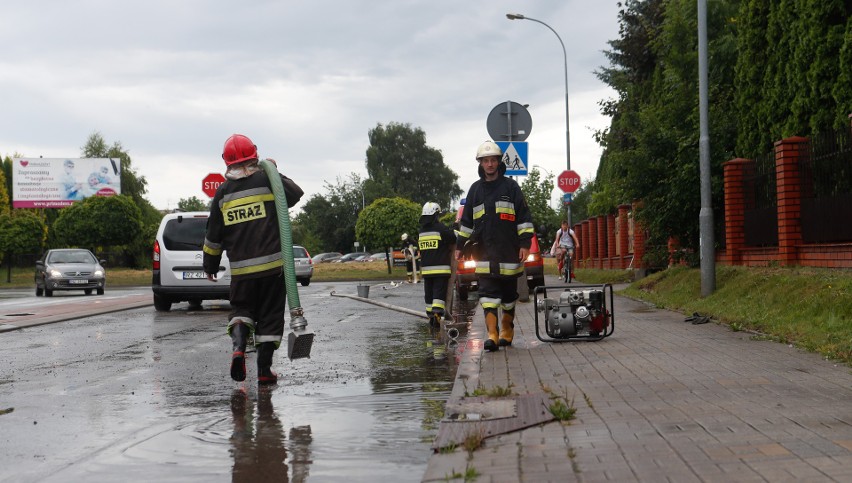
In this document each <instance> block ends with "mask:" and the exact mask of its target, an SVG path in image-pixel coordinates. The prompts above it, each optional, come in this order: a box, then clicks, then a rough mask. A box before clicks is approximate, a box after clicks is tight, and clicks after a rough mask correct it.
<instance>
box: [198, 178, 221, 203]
mask: <svg viewBox="0 0 852 483" xmlns="http://www.w3.org/2000/svg"><path fill="white" fill-rule="evenodd" d="M224 182H225V177H224V176H222V175H221V174H219V173H210V174H208V175H207V176H205V177H204V179H202V180H201V191H203V192H204V194H205V195H207V196H209V197H211V198H212V197H213V196H214V195H215V194H216V190H217V189H218V188H219V185H220V184H222V183H224Z"/></svg>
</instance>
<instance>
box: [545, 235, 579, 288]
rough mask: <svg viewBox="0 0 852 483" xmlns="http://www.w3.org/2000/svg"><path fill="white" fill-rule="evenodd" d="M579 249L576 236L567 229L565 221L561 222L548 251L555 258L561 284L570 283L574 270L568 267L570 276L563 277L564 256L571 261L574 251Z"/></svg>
mask: <svg viewBox="0 0 852 483" xmlns="http://www.w3.org/2000/svg"><path fill="white" fill-rule="evenodd" d="M579 247H580V242H579V241H578V240H577V235H575V234H574V230H572V229H570V228H568V221H567V220H562V228H560V229H558V230H556V239H555V240H553V247H551V249H550V253H552V254H553V255H555V256H556V263H557V265H558V267H559V280H562V281H563V282H570V281H571V280H573V279H574V269H573V267H570V266H569V269H570V276H569V277H565V276H563V273H564V272H563V268H564V264H565V255H568V256H569V257H571V258H572V259H573V258H574V250H576V249H577V248H579ZM566 278H567V280H566Z"/></svg>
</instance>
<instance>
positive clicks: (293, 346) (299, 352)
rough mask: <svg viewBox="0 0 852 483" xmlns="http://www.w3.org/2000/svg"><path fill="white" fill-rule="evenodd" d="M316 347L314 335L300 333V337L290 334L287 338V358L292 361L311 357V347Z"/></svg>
mask: <svg viewBox="0 0 852 483" xmlns="http://www.w3.org/2000/svg"><path fill="white" fill-rule="evenodd" d="M313 345H314V334H313V333H308V332H300V333H299V334H298V335H297V334H296V333H294V332H290V335H289V336H287V357H289V358H290V360H293V359H302V358H304V357H311V346H313Z"/></svg>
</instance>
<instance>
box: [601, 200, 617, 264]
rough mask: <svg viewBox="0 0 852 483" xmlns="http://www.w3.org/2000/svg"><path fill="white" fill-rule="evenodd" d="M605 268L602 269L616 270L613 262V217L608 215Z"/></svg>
mask: <svg viewBox="0 0 852 483" xmlns="http://www.w3.org/2000/svg"><path fill="white" fill-rule="evenodd" d="M606 252H607V253H606V257H607V261H606V266H605V267H604V268H610V269H612V268H618V264H617V263H616V261H615V256H616V255H615V252H616V245H615V215H614V214H613V213H610V214H608V215H606Z"/></svg>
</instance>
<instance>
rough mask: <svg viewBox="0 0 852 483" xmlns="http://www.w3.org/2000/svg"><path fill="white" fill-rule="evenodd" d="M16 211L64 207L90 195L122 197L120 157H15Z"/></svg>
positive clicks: (14, 197) (13, 177)
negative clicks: (17, 209) (119, 195)
mask: <svg viewBox="0 0 852 483" xmlns="http://www.w3.org/2000/svg"><path fill="white" fill-rule="evenodd" d="M12 163H13V164H12V207H13V208H63V207H66V206H70V205H71V203H74V202H75V201H79V200H82V199H85V198H88V197H89V196H112V195H118V194H121V160H120V159H118V158H14V159H13V160H12Z"/></svg>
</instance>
